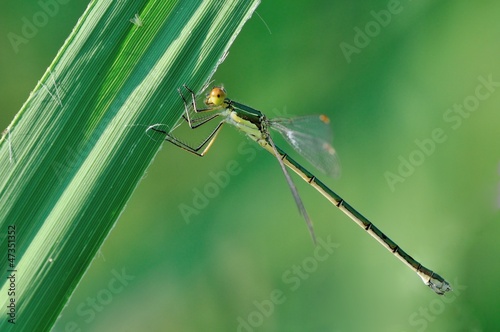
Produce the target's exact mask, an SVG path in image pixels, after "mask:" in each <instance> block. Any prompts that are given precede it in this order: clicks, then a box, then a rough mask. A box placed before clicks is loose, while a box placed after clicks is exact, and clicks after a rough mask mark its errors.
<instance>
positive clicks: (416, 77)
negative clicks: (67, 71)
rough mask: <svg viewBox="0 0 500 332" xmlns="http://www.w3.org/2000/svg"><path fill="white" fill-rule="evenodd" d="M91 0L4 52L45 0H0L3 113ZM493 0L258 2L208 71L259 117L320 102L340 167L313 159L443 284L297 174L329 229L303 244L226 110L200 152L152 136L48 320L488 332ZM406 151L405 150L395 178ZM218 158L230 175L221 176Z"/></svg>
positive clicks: (491, 319)
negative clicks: (125, 196) (139, 170)
mask: <svg viewBox="0 0 500 332" xmlns="http://www.w3.org/2000/svg"><path fill="white" fill-rule="evenodd" d="M85 6H86V3H73V2H71V3H69V4H65V5H62V4H61V5H60V6H59V9H58V13H57V14H56V15H54V16H53V17H50V18H49V20H48V21H47V22H46V24H44V25H43V26H41V27H40V28H39V29H37V30H38V31H36V33H35V35H34V36H33V37H32V38H29V39H28V40H27V43H25V44H21V45H19V46H18V49H17V52H15V50H14V48H13V47H12V45H11V43H10V41H9V39H8V33H9V32H13V33H16V34H18V35H20V34H21V29H22V26H23V24H24V22H25V21H24V20H23V18H26V19H28V20H32V18H33V16H34V15H36V14H37V13H38V12H40V11H41V10H42V7H41V6H40V5H39V4H38V3H37V2H34V1H25V0H22V1H16V2H12V1H11V2H7V3H5V4H4V6H3V7H2V8H3V9H2V11H1V12H0V31H1V35H2V38H1V39H0V43H1V45H0V54H1V56H0V73H1V75H2V80H1V83H0V84H1V89H0V93H1V95H0V100H1V101H2V111H1V113H0V128H5V127H6V126H7V125H8V124H9V122H10V121H11V119H12V118H13V116H14V115H15V114H16V112H17V111H18V109H20V107H21V105H22V104H23V102H24V101H25V100H26V98H27V97H28V95H29V93H30V91H31V90H32V89H33V88H34V86H35V84H36V83H37V81H38V79H39V78H40V77H41V76H42V74H43V73H44V71H45V69H46V68H47V66H48V65H49V64H50V62H51V61H52V59H53V57H54V56H55V55H56V52H57V51H58V49H59V48H60V46H61V45H62V43H63V41H64V40H65V38H66V37H67V36H68V34H69V33H70V31H71V29H72V27H73V26H74V25H75V23H76V21H77V19H78V18H79V16H80V15H81V13H82V12H83V10H84V8H85ZM388 10H392V13H391V14H389V15H384V13H385V14H387V13H390V11H388ZM499 11H500V3H498V2H495V1H482V2H480V3H476V2H470V1H467V2H456V1H441V2H439V3H435V2H432V1H411V0H405V1H401V2H398V1H389V2H388V1H358V2H356V3H353V2H351V1H347V0H342V1H316V2H293V3H292V2H286V3H285V2H271V1H264V2H263V3H262V4H261V6H260V7H259V8H258V13H259V15H260V16H261V18H260V17H259V16H258V15H254V16H253V17H252V19H251V20H250V21H249V22H248V23H247V24H246V25H245V27H244V29H243V31H242V32H241V34H240V35H239V37H238V38H237V39H236V41H235V43H234V45H233V47H232V48H231V50H230V53H229V55H228V57H227V59H226V61H225V62H224V63H223V64H222V65H221V66H220V67H219V69H218V71H217V73H216V75H215V77H214V82H215V83H223V84H224V85H225V87H226V89H227V90H228V92H229V94H230V97H232V98H233V99H235V100H238V101H240V102H243V103H246V104H249V105H252V106H253V107H255V108H258V109H260V110H262V111H264V112H266V113H267V114H268V115H273V116H274V115H290V116H291V115H301V114H311V113H325V114H328V116H329V117H330V118H331V120H332V127H333V129H334V133H335V141H334V144H335V147H336V149H337V151H338V153H339V155H340V160H341V163H342V176H341V178H340V179H339V180H334V179H328V178H326V177H325V176H321V174H319V177H320V178H321V179H322V180H324V182H325V183H327V184H328V185H330V186H331V187H332V188H333V189H334V190H335V191H336V192H337V193H339V194H340V195H341V196H342V197H343V198H345V199H346V200H347V201H348V202H349V203H351V205H353V206H355V207H357V208H358V209H359V210H360V211H361V212H362V213H363V214H364V215H365V216H367V217H368V218H369V219H370V220H372V221H373V222H374V223H375V224H376V225H377V226H379V228H381V229H382V230H383V231H385V232H386V233H387V235H389V236H390V237H391V238H392V239H393V240H395V241H396V242H397V243H398V244H400V245H401V246H402V247H403V249H405V250H407V251H408V252H409V253H410V254H411V255H412V256H414V257H415V258H416V259H417V260H419V261H420V262H422V263H423V264H424V265H426V266H427V267H429V268H431V269H433V270H435V271H436V272H438V273H439V274H441V275H442V276H443V277H445V278H446V279H448V280H449V281H450V282H451V283H452V285H453V286H454V289H455V291H454V292H453V293H450V294H448V295H446V296H445V297H438V296H437V295H435V294H434V293H433V292H432V291H431V290H429V289H427V288H426V287H425V286H424V285H423V284H422V282H421V281H420V280H419V278H418V277H416V276H415V275H414V273H413V272H412V271H411V270H409V269H408V268H406V267H405V266H404V265H403V264H401V263H400V262H399V261H398V260H397V259H395V258H394V257H391V255H390V254H389V253H388V252H387V251H386V250H384V249H383V248H382V247H381V246H380V245H379V244H378V243H377V242H376V241H374V240H373V239H371V238H370V237H369V236H368V235H366V234H364V232H363V231H362V230H361V229H360V228H359V227H358V226H356V225H354V223H352V222H351V221H350V219H348V218H347V217H346V216H344V215H343V214H342V213H341V212H339V211H337V209H335V208H334V207H332V206H331V205H329V204H328V203H327V201H326V200H325V199H323V198H322V196H320V195H319V194H318V193H317V192H315V191H314V190H313V189H311V188H310V187H308V186H307V184H304V183H302V182H301V181H299V179H298V178H297V177H295V176H293V178H294V179H295V180H296V184H297V186H298V189H299V191H300V193H301V195H302V198H303V200H304V203H305V205H306V208H307V209H308V211H309V213H310V215H311V218H312V219H313V220H314V223H315V227H316V234H317V236H318V237H320V238H322V239H324V240H325V242H327V240H328V239H330V241H331V242H332V243H335V248H334V249H333V250H331V253H328V254H327V256H326V257H327V259H325V260H324V261H319V260H317V259H315V258H314V257H315V256H314V253H315V251H314V247H313V245H312V243H311V240H310V237H309V234H308V232H307V229H306V227H305V225H304V222H303V220H302V218H301V216H300V215H299V213H298V212H297V209H296V207H295V205H294V202H293V199H292V197H291V195H290V192H289V189H288V188H287V185H286V182H285V179H284V177H283V175H282V174H281V171H280V169H279V166H278V164H277V162H276V160H275V159H274V158H273V157H272V156H271V155H269V154H268V153H267V152H265V151H260V150H259V149H258V148H257V147H256V146H254V145H252V143H251V142H250V141H248V140H247V139H246V138H245V137H243V136H242V135H241V134H239V133H237V132H236V131H235V130H233V129H232V128H224V130H223V131H222V133H221V134H220V136H219V138H218V140H217V142H216V144H214V146H213V148H212V150H211V151H210V153H209V154H208V155H207V156H206V157H205V158H197V157H195V156H192V155H191V154H188V153H186V152H184V151H182V150H180V149H178V148H176V147H174V146H172V145H170V144H168V143H165V145H164V146H163V149H162V150H161V151H160V152H159V154H158V155H157V157H156V159H155V160H154V163H153V164H152V165H151V166H150V167H149V169H148V172H147V174H145V176H144V179H143V180H142V181H141V183H140V184H139V186H138V188H137V190H136V191H135V193H134V194H133V196H132V199H131V200H130V201H129V203H128V205H127V207H126V208H125V210H124V212H123V214H122V216H121V218H120V219H119V221H118V223H117V224H116V226H115V228H114V229H113V231H112V232H111V234H110V236H109V237H108V239H107V241H106V242H105V243H104V246H103V247H102V250H101V253H100V255H99V256H97V257H96V259H95V260H94V262H93V264H92V266H91V267H90V269H89V270H88V272H87V273H86V275H85V276H84V279H83V280H82V281H81V283H80V285H79V286H78V288H77V289H76V291H75V293H74V294H73V296H72V298H71V300H70V302H69V304H68V305H67V307H66V308H65V309H64V311H63V312H62V316H61V318H60V319H59V321H58V322H57V324H56V326H55V328H54V331H244V332H247V331H334V332H348V331H391V332H392V331H476V332H478V331H493V330H496V329H497V328H498V325H499V324H500V318H498V314H497V312H498V295H499V291H498V289H499V288H498V285H497V281H498V273H499V272H500V269H499V267H498V263H497V259H496V257H498V255H500V247H499V246H498V245H496V244H497V243H498V232H499V230H500V226H499V225H498V221H499V215H500V212H499V210H500V151H499V150H500V149H499V143H498V142H499V138H500V133H499V132H500V131H499V130H498V127H499V124H500V114H499V107H498V105H499V104H500V84H498V83H493V84H490V85H489V86H488V87H485V86H484V83H482V81H484V80H486V81H487V80H488V77H491V80H492V81H494V82H500V63H499V60H498V59H499V55H500V43H499V42H498V35H499V33H500V20H498V15H497V13H498V12H499ZM377 17H378V19H379V20H381V21H380V22H382V23H379V22H378V21H377ZM365 29H368V35H366V37H364V36H362V35H361V33H360V32H359V31H365ZM269 30H270V31H269ZM363 34H364V33H363ZM341 46H342V47H343V48H344V52H343V50H342V47H341ZM354 47H355V48H356V49H354ZM346 49H349V50H351V51H352V52H349V51H345V50H346ZM346 52H347V53H346ZM481 77H482V78H483V79H481ZM186 83H188V84H189V82H186ZM488 88H489V89H490V90H488ZM477 91H479V93H480V94H479V95H478V96H479V97H481V99H478V98H476V97H475V96H476V93H477ZM476 102H477V103H476ZM454 105H455V106H454ZM454 107H455V109H458V108H459V107H462V109H463V111H462V112H461V113H460V112H457V111H454V110H453V108H454ZM469 110H470V111H469ZM436 129H437V130H441V131H442V132H443V136H442V139H441V141H440V142H435V143H432V144H431V143H429V140H430V139H432V137H433V136H432V133H433V131H435V130H436ZM189 134H190V135H194V136H193V138H192V139H193V140H196V139H197V138H198V137H197V136H196V135H199V134H197V133H191V132H189ZM199 138H200V139H201V137H199ZM416 140H418V141H419V142H427V143H426V144H427V145H425V146H426V147H427V148H426V149H427V151H423V150H422V148H420V147H419V146H418V145H417V143H416ZM281 145H283V144H281ZM420 145H422V144H420ZM432 145H434V147H432ZM284 148H285V149H287V150H289V151H290V150H291V149H290V148H288V147H284ZM431 150H432V151H431ZM419 151H420V152H419ZM424 152H426V153H424ZM292 155H293V154H292ZM299 160H301V159H299ZM402 160H406V161H410V160H411V161H412V162H413V164H414V166H413V167H412V169H410V170H408V169H406V174H402V175H403V176H401V174H399V175H398V172H399V171H405V170H403V169H401V170H399V171H398V168H400V167H401V166H400V164H401V163H402ZM228 167H229V168H231V167H233V168H236V173H237V174H233V175H229V176H227V177H226V176H224V175H221V174H223V173H224V174H228V173H227V168H228ZM309 168H310V169H311V170H312V171H313V169H312V167H309ZM387 172H391V173H393V174H395V175H398V176H401V177H400V178H399V181H398V182H397V183H392V185H391V184H390V183H389V182H388V180H387V178H386V174H387ZM233 173H234V172H233ZM214 174H216V175H214ZM214 177H215V178H217V177H218V178H219V180H218V181H219V182H218V181H217V180H215V178H214ZM220 179H224V181H222V180H220ZM221 181H222V182H221ZM206 191H208V195H209V196H210V197H208V198H207V200H206V201H204V202H203V200H202V199H201V198H199V195H197V193H199V192H201V193H203V192H206ZM194 201H195V202H194ZM195 203H198V204H202V205H203V206H200V205H197V206H198V208H196V207H195V205H194V204H195ZM182 207H184V208H185V207H191V208H192V209H193V210H191V212H193V211H194V212H195V213H194V214H192V215H190V216H189V217H188V218H187V217H185V215H183V213H182V211H181V210H182ZM20 222H22V221H20ZM318 250H324V249H323V248H321V247H320V249H318ZM326 252H327V251H320V253H321V254H325V253H326ZM299 270H300V271H299ZM273 300H274V302H272V301H273ZM271 303H273V304H272V305H271ZM19 319H22V317H19Z"/></svg>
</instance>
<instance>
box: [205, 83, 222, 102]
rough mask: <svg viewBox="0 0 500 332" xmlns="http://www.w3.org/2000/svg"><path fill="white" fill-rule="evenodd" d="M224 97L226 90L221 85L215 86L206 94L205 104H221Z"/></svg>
mask: <svg viewBox="0 0 500 332" xmlns="http://www.w3.org/2000/svg"><path fill="white" fill-rule="evenodd" d="M224 99H226V90H224V88H223V87H218V86H216V87H214V88H213V89H212V91H210V93H209V94H208V96H207V99H206V100H205V104H207V105H208V106H219V105H222V103H223V102H224Z"/></svg>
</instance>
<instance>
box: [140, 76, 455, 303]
mask: <svg viewBox="0 0 500 332" xmlns="http://www.w3.org/2000/svg"><path fill="white" fill-rule="evenodd" d="M184 88H185V89H186V90H187V91H188V92H189V93H190V95H191V98H190V99H191V100H189V101H188V100H187V99H186V98H185V97H184V95H183V93H182V92H181V90H180V89H179V94H180V95H181V97H182V100H183V101H184V114H183V118H184V120H185V121H186V122H187V123H188V124H189V126H190V127H191V128H192V129H195V128H198V127H200V126H201V125H203V124H205V123H208V122H209V121H211V120H214V119H220V122H219V123H218V124H217V126H216V127H215V129H214V130H213V131H212V132H211V133H210V135H208V137H207V138H206V139H205V140H203V142H201V144H200V145H198V146H196V147H192V146H190V145H188V144H186V143H184V142H182V141H180V140H178V139H177V138H175V137H174V136H172V134H171V133H168V132H166V131H164V130H160V129H158V128H157V127H158V126H157V125H153V126H151V127H149V128H148V129H151V130H154V131H157V132H160V133H163V134H165V135H166V140H167V141H169V142H171V143H173V144H175V145H177V146H178V147H181V148H183V149H184V150H187V151H189V152H191V153H193V154H196V155H198V156H203V155H204V154H205V153H206V152H207V151H208V150H209V149H210V147H211V146H212V143H213V142H214V140H215V138H216V137H217V134H218V133H219V131H220V129H221V128H222V126H223V125H224V124H225V123H228V124H230V125H233V126H234V127H236V128H238V129H239V130H241V131H242V132H243V133H245V134H246V135H247V136H248V137H249V138H250V139H252V140H254V141H255V142H257V143H258V144H259V145H260V146H261V147H263V148H264V149H266V150H267V151H269V152H270V153H271V154H273V155H274V156H275V157H276V159H277V160H278V162H279V164H280V166H281V169H282V171H283V173H284V175H285V178H286V180H287V182H288V185H289V187H290V190H291V191H292V195H293V198H294V199H295V203H296V204H297V207H298V208H299V211H300V213H301V214H302V216H303V217H304V219H305V221H306V224H307V227H308V229H309V232H310V234H311V237H312V239H313V241H314V242H316V237H315V235H314V229H313V225H312V222H311V219H310V218H309V215H308V214H307V211H306V209H305V207H304V204H303V203H302V200H301V198H300V196H299V194H298V192H297V188H296V187H295V184H294V183H293V181H292V179H291V177H290V175H289V173H288V171H287V169H286V167H289V168H290V169H291V170H293V171H294V172H295V173H297V174H298V175H299V176H300V177H301V178H302V179H303V180H304V181H306V182H307V183H309V184H310V185H311V186H312V187H313V188H315V189H316V190H317V191H318V192H320V193H321V194H322V195H323V196H324V197H326V199H328V200H329V201H330V202H331V203H332V204H333V205H335V206H336V207H337V208H339V209H340V210H341V211H342V212H344V213H345V214H346V215H347V216H348V217H349V218H351V219H352V220H354V221H355V222H356V223H357V224H358V225H359V226H361V227H362V228H363V229H364V230H365V231H366V232H367V233H368V234H370V235H371V236H373V237H374V238H375V239H376V240H377V241H379V242H380V243H381V244H382V245H383V246H384V247H385V248H386V249H388V250H389V251H391V252H392V253H393V254H394V255H395V256H396V257H397V258H399V259H400V260H401V261H402V262H403V263H405V264H406V265H407V266H408V267H409V268H411V269H412V270H413V271H414V272H415V273H417V275H418V276H419V277H420V278H422V280H423V282H424V283H425V284H426V285H427V286H429V287H430V288H431V289H432V290H433V291H434V292H436V293H437V294H440V295H442V294H444V293H446V292H447V291H450V290H451V286H450V284H449V283H448V282H447V281H446V280H444V279H443V278H442V277H441V276H440V275H438V274H437V273H434V272H433V271H431V270H430V269H428V268H426V267H425V266H423V265H422V264H420V263H419V262H417V261H416V260H415V259H413V258H412V257H411V256H410V255H408V254H407V253H406V252H405V251H403V249H401V248H400V247H399V246H398V245H397V244H396V243H395V242H393V241H392V240H391V239H389V238H388V237H387V236H386V235H385V234H384V233H382V232H381V231H380V230H379V229H378V228H377V227H375V225H374V224H373V223H371V222H370V221H369V220H368V219H366V218H365V217H364V216H362V215H361V213H359V212H358V211H356V210H355V209H354V208H353V207H352V206H351V205H349V204H348V203H347V202H346V201H344V200H343V199H342V198H341V197H340V196H339V195H337V194H336V193H335V192H333V191H332V190H331V189H330V188H328V187H327V186H326V185H325V184H323V183H322V182H321V181H319V180H318V179H317V178H316V176H314V175H313V174H312V173H310V172H309V171H308V170H306V169H305V168H304V167H302V166H301V165H300V164H299V163H297V162H296V161H295V160H293V159H292V158H291V157H290V156H288V154H286V153H285V152H284V151H283V150H281V149H280V148H279V147H277V146H276V144H274V141H273V139H272V137H271V134H270V129H273V130H276V131H277V132H279V133H280V134H281V135H282V136H283V138H284V139H285V140H286V141H287V142H288V143H289V144H290V145H291V146H292V147H293V148H294V149H295V150H296V151H297V152H298V153H299V154H300V155H302V156H303V157H304V158H305V159H307V160H308V161H309V162H311V164H313V165H314V166H315V167H316V168H318V169H319V170H320V171H322V172H323V173H326V174H328V175H333V176H335V175H336V174H337V173H338V163H337V154H336V152H335V149H334V148H333V146H332V145H331V136H332V135H331V129H330V126H329V119H328V117H327V116H326V115H312V116H302V117H295V118H289V119H287V118H276V119H268V118H267V117H266V116H265V115H264V114H263V113H262V112H260V111H258V110H256V109H254V108H251V107H249V106H246V105H243V104H241V103H238V102H236V101H234V100H231V99H229V98H227V94H226V91H225V90H224V88H223V87H214V88H213V89H212V90H211V91H210V93H209V94H208V95H207V97H206V99H205V105H206V107H205V108H202V109H200V108H197V106H196V94H195V93H194V91H192V90H191V89H189V88H188V87H187V86H184ZM191 110H192V111H194V113H205V112H208V113H206V114H208V115H207V116H202V117H198V118H195V117H193V116H191V115H190V111H191Z"/></svg>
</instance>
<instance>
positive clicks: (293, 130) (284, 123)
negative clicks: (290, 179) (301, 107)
mask: <svg viewBox="0 0 500 332" xmlns="http://www.w3.org/2000/svg"><path fill="white" fill-rule="evenodd" d="M269 124H270V127H271V128H272V129H274V130H276V131H277V132H279V133H280V134H281V135H282V136H283V138H284V139H285V140H286V141H287V142H288V143H289V144H290V145H291V146H292V147H293V148H294V149H295V151H297V152H298V153H299V154H300V155H301V156H303V157H304V158H305V159H307V161H309V162H310V163H311V164H312V165H314V166H315V167H316V168H317V169H319V170H320V171H322V172H323V173H325V174H327V175H329V176H333V177H335V178H338V177H339V176H340V163H339V160H338V155H337V153H336V151H335V149H334V148H333V146H332V139H333V134H332V130H331V128H330V125H329V124H330V120H329V119H328V117H327V116H326V115H310V116H299V117H295V118H289V119H287V118H276V119H272V120H270V121H269Z"/></svg>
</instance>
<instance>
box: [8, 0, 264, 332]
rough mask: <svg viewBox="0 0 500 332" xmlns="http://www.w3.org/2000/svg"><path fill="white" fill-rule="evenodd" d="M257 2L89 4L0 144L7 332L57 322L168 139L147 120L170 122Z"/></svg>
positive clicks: (102, 0)
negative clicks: (185, 91) (181, 92)
mask: <svg viewBox="0 0 500 332" xmlns="http://www.w3.org/2000/svg"><path fill="white" fill-rule="evenodd" d="M258 3H259V1H258V0H252V1H250V0H249V1H241V0H240V1H237V0H233V1H221V0H206V1H202V2H201V1H182V2H179V1H159V0H152V1H111V0H100V1H93V2H91V4H90V5H89V7H88V8H87V10H86V11H85V13H84V14H83V16H82V17H81V19H80V20H79V22H78V23H77V25H76V27H75V28H74V30H73V32H72V34H71V35H70V37H69V38H68V39H67V41H66V42H65V44H64V46H63V47H62V48H61V50H60V51H59V53H58V54H57V56H56V58H55V59H54V61H53V63H52V64H51V66H50V67H49V68H48V70H47V72H46V73H45V75H44V76H43V77H42V79H41V80H40V81H39V83H38V85H37V86H36V87H35V89H34V91H33V93H32V94H31V95H30V97H29V98H28V100H27V101H26V103H25V104H24V105H23V107H22V109H21V110H20V111H19V113H18V114H17V115H16V117H15V119H14V120H13V121H12V123H11V125H10V126H9V127H8V128H7V129H6V130H5V131H4V134H3V136H2V138H1V140H0V231H1V234H0V242H1V243H0V247H1V248H3V249H2V250H4V252H5V250H7V249H6V248H7V247H8V245H10V247H9V248H12V249H14V248H15V251H12V253H13V254H14V256H11V258H13V259H12V266H10V263H11V262H9V261H8V259H7V255H4V257H5V258H3V259H2V262H1V263H0V267H1V268H2V272H3V273H4V278H3V282H2V284H1V290H0V304H1V306H2V308H1V309H0V315H1V317H2V318H1V319H0V330H1V331H9V330H11V329H14V328H15V329H16V330H19V331H21V330H22V331H43V330H48V329H50V327H51V326H52V325H53V323H54V322H55V320H56V318H57V316H58V315H59V313H60V311H61V310H62V308H63V306H64V305H65V303H66V302H67V300H68V298H69V297H70V296H71V293H72V291H73V290H74V288H75V287H76V285H77V284H78V281H79V280H80V279H81V278H82V276H83V274H84V273H85V271H86V269H87V268H88V266H89V264H90V262H91V261H92V259H93V257H94V256H95V254H96V252H97V251H98V250H99V248H100V246H101V245H102V243H103V241H104V239H105V238H106V236H107V235H108V233H109V231H110V230H111V228H112V227H113V225H114V223H115V221H116V220H117V218H118V217H119V215H120V213H121V212H122V210H123V208H124V206H125V203H126V202H127V200H128V198H129V197H130V195H131V193H132V192H133V190H134V188H135V187H136V186H137V184H138V182H139V181H140V179H141V177H142V176H143V174H144V171H145V170H146V168H147V166H148V165H149V163H150V162H151V161H152V159H153V157H154V155H155V153H156V152H157V151H158V148H159V146H160V144H161V143H162V140H161V139H151V138H150V136H148V135H147V134H146V133H145V130H146V128H147V126H148V125H151V124H155V123H162V124H164V125H165V127H166V128H172V127H173V125H174V124H175V123H176V122H177V120H178V119H179V117H180V115H181V113H182V111H183V106H182V101H181V99H180V98H179V96H178V93H177V88H178V87H180V86H182V84H187V85H189V86H190V87H192V88H193V89H199V88H201V86H203V84H204V83H206V82H207V80H208V79H209V78H210V77H211V75H212V74H213V73H214V71H215V69H216V67H217V65H218V64H219V62H220V60H221V58H222V57H223V56H224V55H225V54H226V52H227V50H228V48H229V46H230V45H231V43H232V41H233V40H234V38H235V37H236V35H237V34H238V32H239V31H240V30H241V28H242V26H243V24H244V23H245V22H246V21H247V20H248V19H249V17H250V16H251V14H252V12H253V11H254V10H255V8H256V6H257V5H258ZM136 13H137V14H138V15H139V17H140V18H141V20H142V26H141V24H133V23H131V22H130V19H131V18H133V17H134V15H135V14H136ZM13 227H15V241H13V240H14V238H13V237H8V231H9V230H13ZM11 235H14V234H13V233H12V234H11ZM11 269H15V272H11V271H10V270H11ZM11 273H12V274H13V275H14V276H15V278H13V279H12V281H13V283H12V284H11V281H10V280H9V279H7V276H9V275H10V274H11ZM9 289H12V291H13V292H14V293H15V294H14V293H11V295H9ZM12 299H13V300H15V311H16V317H15V324H11V323H9V321H8V319H5V318H6V317H7V318H8V317H9V316H8V313H9V311H10V310H9V308H8V305H9V303H10V301H11V300H12Z"/></svg>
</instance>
